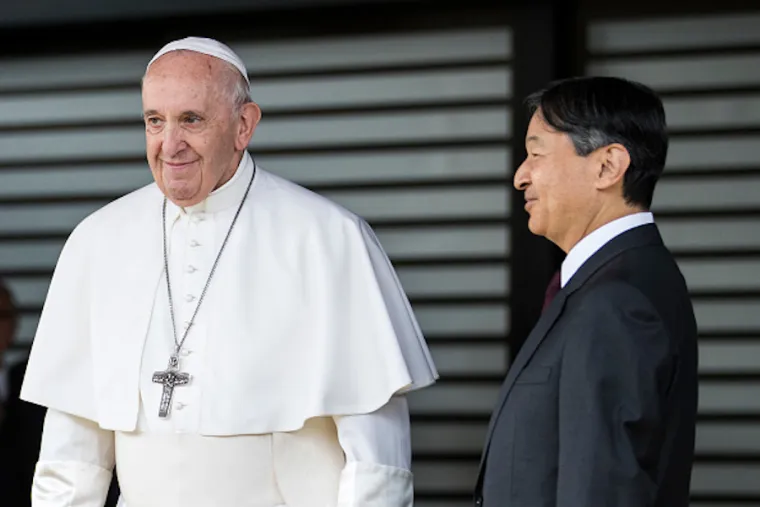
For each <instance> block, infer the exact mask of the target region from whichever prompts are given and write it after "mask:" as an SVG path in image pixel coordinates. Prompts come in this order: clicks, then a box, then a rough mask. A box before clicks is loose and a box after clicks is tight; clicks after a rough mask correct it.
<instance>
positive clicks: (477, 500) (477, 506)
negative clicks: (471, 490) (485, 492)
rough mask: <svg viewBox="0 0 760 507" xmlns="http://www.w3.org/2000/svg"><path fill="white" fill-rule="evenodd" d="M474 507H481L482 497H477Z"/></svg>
mask: <svg viewBox="0 0 760 507" xmlns="http://www.w3.org/2000/svg"><path fill="white" fill-rule="evenodd" d="M475 507H483V497H482V496H479V497H477V498H476V499H475Z"/></svg>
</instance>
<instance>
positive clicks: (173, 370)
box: [153, 355, 191, 417]
mask: <svg viewBox="0 0 760 507" xmlns="http://www.w3.org/2000/svg"><path fill="white" fill-rule="evenodd" d="M190 378H191V377H190V374H188V373H183V372H181V371H179V358H178V357H177V356H176V355H172V356H171V358H169V367H168V368H166V370H164V371H157V372H155V373H154V374H153V382H155V383H156V384H163V386H164V391H163V393H161V405H160V406H159V408H158V417H167V416H168V415H169V407H170V405H171V402H172V395H173V394H174V387H175V386H184V385H186V384H188V383H189V382H190Z"/></svg>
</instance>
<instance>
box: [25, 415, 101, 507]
mask: <svg viewBox="0 0 760 507" xmlns="http://www.w3.org/2000/svg"><path fill="white" fill-rule="evenodd" d="M114 461H115V457H114V437H113V432H111V431H106V430H103V429H101V428H100V427H99V426H98V425H97V423H94V422H92V421H89V420H87V419H82V418H80V417H75V416H72V415H69V414H66V413H64V412H59V411H57V410H53V409H48V411H47V415H46V416H45V425H44V427H43V430H42V442H41V444H40V458H39V461H38V462H37V467H36V469H35V473H34V480H33V483H32V507H103V504H104V503H105V500H106V496H107V495H108V488H109V486H110V484H111V476H112V474H113V467H114Z"/></svg>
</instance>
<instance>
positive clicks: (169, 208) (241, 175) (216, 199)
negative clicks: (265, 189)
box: [166, 151, 253, 223]
mask: <svg viewBox="0 0 760 507" xmlns="http://www.w3.org/2000/svg"><path fill="white" fill-rule="evenodd" d="M252 174H253V159H252V158H251V156H250V155H249V154H248V152H247V151H244V152H243V156H242V157H241V158H240V163H239V164H238V167H237V169H236V170H235V174H233V175H232V178H230V180H229V181H228V182H227V183H225V184H224V185H222V186H221V187H219V188H217V189H216V190H214V191H213V192H211V193H210V194H209V195H208V197H206V198H205V199H204V200H202V201H201V202H199V203H198V204H194V205H192V206H186V207H184V208H183V207H180V206H177V205H176V204H174V203H173V202H172V201H170V200H168V201H167V203H166V220H167V223H171V222H173V221H174V220H176V219H177V218H179V216H180V215H182V214H188V215H195V214H204V213H217V212H219V211H223V210H225V209H227V208H231V207H234V206H238V205H239V204H240V200H241V199H242V198H243V195H244V194H245V190H246V188H248V183H249V181H250V179H251V176H252Z"/></svg>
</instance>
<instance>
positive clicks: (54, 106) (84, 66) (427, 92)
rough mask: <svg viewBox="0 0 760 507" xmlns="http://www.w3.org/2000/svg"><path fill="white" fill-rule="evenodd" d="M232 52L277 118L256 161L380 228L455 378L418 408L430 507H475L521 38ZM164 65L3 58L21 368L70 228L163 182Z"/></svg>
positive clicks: (4, 236) (500, 306) (8, 220)
mask: <svg viewBox="0 0 760 507" xmlns="http://www.w3.org/2000/svg"><path fill="white" fill-rule="evenodd" d="M230 45H231V46H232V47H233V48H234V49H235V50H236V51H238V53H239V54H240V55H241V57H242V58H243V60H244V61H245V62H246V65H247V66H248V69H249V71H250V73H251V81H252V84H253V92H252V94H253V97H254V100H256V102H258V103H259V104H260V105H261V107H262V109H263V120H262V122H261V124H260V126H259V127H258V128H257V130H256V133H255V136H254V138H253V141H252V143H251V151H252V154H253V155H254V156H255V158H256V160H257V162H258V163H259V164H260V165H262V166H263V167H265V168H266V169H268V170H270V171H272V172H274V173H277V174H280V175H282V176H285V177H287V178H289V179H292V180H294V181H296V182H299V183H302V184H304V185H306V186H308V187H310V188H312V189H314V190H316V191H318V192H320V193H321V194H323V195H326V196H327V197H330V198H332V199H334V200H335V201H337V202H339V203H341V204H343V205H345V206H347V207H348V208H349V209H351V210H353V211H355V212H357V213H359V214H360V215H363V216H364V217H366V218H367V219H368V220H369V221H370V223H371V224H372V225H373V226H374V227H375V229H376V230H377V232H378V236H379V238H380V240H381V242H382V243H383V245H384V246H385V248H386V249H387V251H388V253H389V254H390V256H391V259H392V260H393V262H394V264H395V265H396V267H397V269H398V273H399V276H400V278H401V281H402V283H403V285H404V287H405V289H406V290H407V292H408V293H409V294H410V297H411V298H412V301H413V306H414V308H415V310H416V312H417V315H418V317H419V319H420V322H421V325H422V328H423V331H425V333H426V335H427V338H428V340H429V343H430V346H431V350H432V353H433V355H434V358H435V360H436V363H437V365H438V367H439V369H440V371H441V373H442V376H443V377H442V379H441V382H440V383H439V384H438V385H436V386H434V387H433V388H431V389H428V390H425V391H424V392H421V393H416V394H414V395H413V396H412V399H411V407H412V414H413V447H414V454H415V457H414V471H415V475H416V489H417V506H418V507H432V506H436V507H447V506H449V505H451V506H454V505H457V506H460V505H467V501H466V500H465V499H466V498H467V497H468V495H469V494H470V493H471V491H472V487H473V483H474V470H475V468H476V466H477V463H478V458H479V451H480V448H481V446H482V440H483V438H482V437H483V434H484V432H485V425H486V422H487V417H488V415H489V414H490V411H491V408H492V405H493V401H494V398H495V396H496V393H497V390H498V387H499V385H500V383H501V380H502V378H503V376H504V374H505V371H506V368H507V358H508V350H507V339H506V337H507V334H508V332H509V307H508V303H509V294H508V287H509V270H508V261H509V251H508V245H509V226H508V221H509V209H510V201H509V199H510V193H509V188H510V187H509V173H510V172H511V164H512V162H511V151H510V148H509V143H510V142H511V139H510V138H511V133H510V127H511V112H512V107H511V95H512V82H513V76H512V74H511V70H510V60H511V57H512V54H511V51H512V50H511V35H510V31H509V29H508V28H506V27H503V28H487V29H486V28H484V29H470V30H466V31H442V32H415V33H408V34H393V35H373V36H352V37H346V38H335V39H326V38H319V39H314V40H300V41H277V42H265V41H257V42H248V41H230ZM150 56H151V52H150V51H145V52H134V53H132V52H116V51H114V52H113V53H108V54H97V55H95V54H93V55H88V54H76V55H65V56H58V57H55V58H34V59H32V58H28V59H14V60H6V61H0V69H2V70H1V71H0V276H4V277H5V278H6V279H7V280H8V282H9V284H10V286H11V288H12V290H13V291H14V293H15V295H16V297H17V299H18V301H19V303H20V305H21V307H22V318H21V326H20V330H19V334H18V339H17V342H16V345H15V347H14V351H13V353H14V355H15V358H16V359H18V358H19V357H21V356H23V355H24V354H25V353H26V352H27V350H28V346H29V344H30V343H31V340H32V339H33V336H34V331H35V328H36V325H37V320H38V316H39V311H40V309H41V306H42V304H43V302H44V298H45V294H46V291H47V288H48V284H49V279H50V276H51V273H52V269H53V266H54V264H55V261H56V259H57V256H58V254H59V252H60V249H61V247H62V245H63V242H64V240H65V238H66V236H67V235H68V234H69V232H70V231H71V229H72V228H73V226H74V225H75V224H76V223H77V222H78V221H79V220H81V219H82V218H83V217H84V216H86V215H87V214H88V213H91V212H92V211H94V210H96V209H98V208H99V207H101V206H102V205H104V204H105V203H107V202H109V201H110V200H112V199H114V198H116V197H118V196H120V195H123V194H124V193H126V192H129V191H131V190H133V189H135V188H137V187H139V186H141V185H144V184H146V183H149V182H150V181H151V176H150V172H149V169H148V167H147V165H146V163H145V155H144V133H143V130H142V124H141V119H140V117H141V103H140V90H139V79H140V76H141V75H142V72H143V70H144V65H145V64H146V62H147V61H148V60H149V58H150ZM460 415H462V416H464V417H465V419H464V420H459V416H460ZM450 502H454V503H450Z"/></svg>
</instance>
